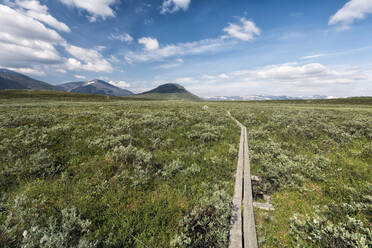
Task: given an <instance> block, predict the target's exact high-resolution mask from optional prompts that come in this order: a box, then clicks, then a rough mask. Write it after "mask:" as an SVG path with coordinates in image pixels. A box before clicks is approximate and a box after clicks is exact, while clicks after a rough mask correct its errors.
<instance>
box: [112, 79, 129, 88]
mask: <svg viewBox="0 0 372 248" xmlns="http://www.w3.org/2000/svg"><path fill="white" fill-rule="evenodd" d="M109 84H111V85H114V86H116V87H119V88H122V89H125V88H130V87H131V85H130V83H128V82H125V81H110V82H109Z"/></svg>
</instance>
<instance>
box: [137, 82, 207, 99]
mask: <svg viewBox="0 0 372 248" xmlns="http://www.w3.org/2000/svg"><path fill="white" fill-rule="evenodd" d="M139 95H140V96H141V97H147V98H151V99H162V100H187V101H200V98H199V97H197V96H196V95H194V94H192V93H190V92H189V91H187V90H186V89H185V88H184V87H183V86H182V85H180V84H176V83H168V84H163V85H160V86H158V87H156V88H155V89H153V90H150V91H147V92H144V93H141V94H139Z"/></svg>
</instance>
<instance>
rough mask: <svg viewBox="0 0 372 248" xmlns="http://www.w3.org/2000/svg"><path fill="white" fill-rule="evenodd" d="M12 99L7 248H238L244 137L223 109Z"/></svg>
mask: <svg viewBox="0 0 372 248" xmlns="http://www.w3.org/2000/svg"><path fill="white" fill-rule="evenodd" d="M1 94H2V95H1V96H0V140H1V142H0V189H1V190H0V199H1V200H0V247H25V248H26V247H27V248H28V247H169V246H174V247H223V246H226V244H227V243H228V233H229V223H230V213H231V196H232V194H233V186H234V173H235V167H236V161H237V151H238V142H239V129H238V127H236V125H235V123H233V122H231V120H230V119H229V117H228V116H227V115H226V114H225V112H224V110H223V109H217V108H215V109H209V110H204V109H203V108H202V106H203V105H201V104H199V103H192V102H191V103H186V102H182V103H180V102H166V101H163V102H161V101H157V102H155V101H138V100H135V101H133V100H125V101H123V100H122V99H119V98H111V99H112V100H110V99H107V98H106V97H101V96H94V97H93V96H84V95H78V96H77V97H76V98H75V99H74V96H75V95H74V94H66V93H62V96H61V95H59V96H60V98H58V97H56V99H59V100H50V99H51V98H53V94H60V93H49V94H48V93H45V92H44V93H42V94H40V95H38V94H37V93H35V92H29V94H27V93H24V92H4V93H1ZM12 94H13V95H17V96H18V97H16V98H12V97H9V95H12Z"/></svg>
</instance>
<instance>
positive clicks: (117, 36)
mask: <svg viewBox="0 0 372 248" xmlns="http://www.w3.org/2000/svg"><path fill="white" fill-rule="evenodd" d="M110 38H111V39H112V40H120V41H121V42H127V43H130V42H132V41H133V37H132V36H131V35H130V34H128V33H124V34H112V35H111V36H110Z"/></svg>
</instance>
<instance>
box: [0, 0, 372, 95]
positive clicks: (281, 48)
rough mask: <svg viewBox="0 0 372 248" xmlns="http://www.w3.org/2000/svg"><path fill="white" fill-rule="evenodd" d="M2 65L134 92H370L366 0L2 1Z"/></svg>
mask: <svg viewBox="0 0 372 248" xmlns="http://www.w3.org/2000/svg"><path fill="white" fill-rule="evenodd" d="M0 67H1V68H7V69H10V70H15V71H17V72H20V73H23V74H26V75H28V76H31V77H33V78H36V79H39V80H42V81H45V82H48V83H51V84H54V85H58V84H61V83H66V82H73V81H89V80H91V79H96V78H98V79H102V80H105V81H107V82H110V83H112V84H114V85H116V86H119V87H121V88H125V89H128V90H131V91H133V92H135V93H139V92H142V91H145V90H149V89H151V88H154V87H156V86H158V85H160V84H163V83H168V82H174V83H179V84H181V85H183V86H184V87H186V88H187V89H188V90H190V91H191V92H193V93H195V94H197V95H199V96H204V97H206V96H248V95H287V96H310V95H327V96H334V97H345V96H367V95H369V96H371V95H372V0H326V1H325V0H311V1H309V0H280V1H278V0H241V1H240V0H0Z"/></svg>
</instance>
